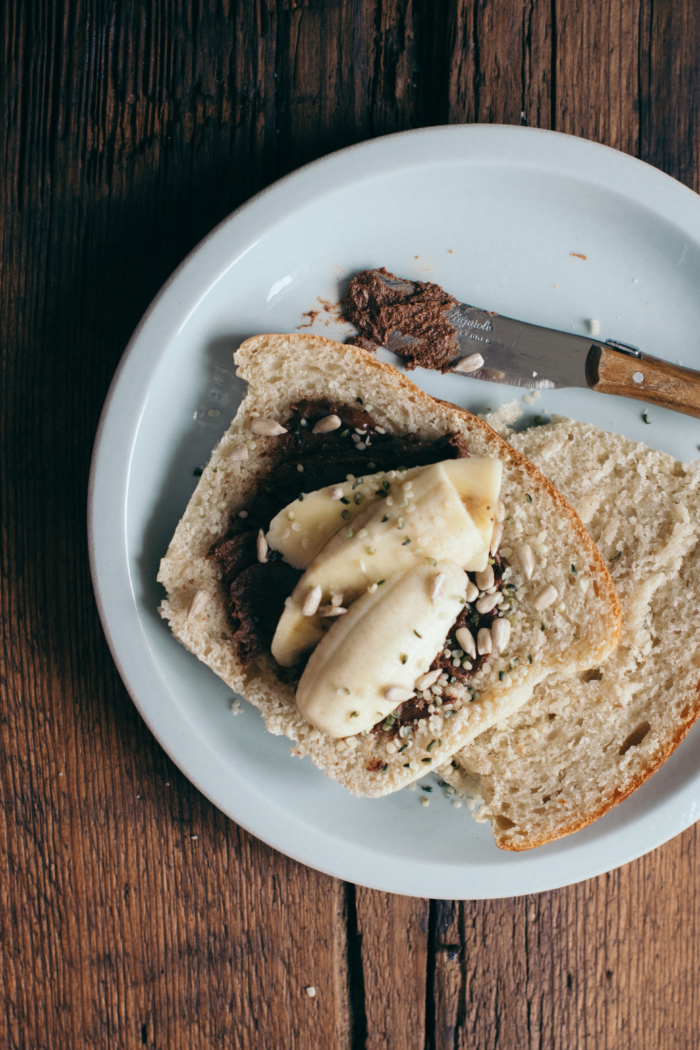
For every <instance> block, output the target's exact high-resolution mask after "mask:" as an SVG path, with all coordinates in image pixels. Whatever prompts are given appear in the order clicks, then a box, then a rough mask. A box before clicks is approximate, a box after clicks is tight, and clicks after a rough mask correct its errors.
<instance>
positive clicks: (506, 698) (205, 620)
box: [158, 334, 621, 796]
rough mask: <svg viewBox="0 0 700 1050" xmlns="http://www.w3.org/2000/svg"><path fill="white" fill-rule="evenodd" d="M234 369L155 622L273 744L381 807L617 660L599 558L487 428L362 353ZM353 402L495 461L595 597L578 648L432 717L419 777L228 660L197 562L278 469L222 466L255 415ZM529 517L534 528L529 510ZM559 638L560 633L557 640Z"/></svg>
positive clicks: (326, 348)
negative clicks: (237, 393) (526, 711)
mask: <svg viewBox="0 0 700 1050" xmlns="http://www.w3.org/2000/svg"><path fill="white" fill-rule="evenodd" d="M235 360H236V363H237V365H238V366H239V375H242V377H243V378H244V379H246V380H247V381H248V383H249V387H248V392H247V394H246V397H245V398H244V400H243V402H242V404H241V406H240V408H239V410H238V412H237V414H236V417H235V419H234V420H233V422H232V424H231V427H230V428H229V430H228V432H227V433H226V435H224V437H223V439H222V441H221V442H220V443H219V445H218V446H217V449H215V451H214V453H213V455H212V459H211V461H210V465H209V469H208V470H207V471H205V473H204V474H203V475H202V478H201V479H200V483H199V485H198V487H197V490H196V491H195V494H194V495H193V497H192V499H191V501H190V504H189V505H188V508H187V510H186V512H185V515H184V517H183V519H182V521H181V522H180V524H179V525H178V529H177V530H176V533H175V536H174V537H173V540H172V542H171V544H170V546H169V548H168V552H167V554H166V556H165V558H164V559H163V561H162V563H161V569H160V572H159V577H158V578H159V580H160V581H161V582H162V583H163V584H164V585H165V587H166V589H167V591H168V598H167V599H166V601H164V602H163V604H162V606H161V614H162V615H163V616H164V617H165V618H166V619H167V620H168V621H169V622H170V625H171V628H172V630H173V633H174V634H175V636H176V637H177V638H178V639H179V640H180V641H181V642H182V643H183V644H184V645H185V646H186V647H187V648H189V649H190V650H191V651H192V652H194V653H195V654H196V655H197V656H198V657H199V659H201V660H203V661H204V662H205V663H207V664H208V665H209V666H210V667H211V668H212V669H213V670H214V671H215V672H216V673H217V674H219V676H220V677H222V678H223V679H224V681H226V682H227V684H229V685H230V686H231V688H232V689H234V690H235V691H236V692H239V693H240V694H241V695H243V696H244V697H245V698H246V699H248V700H250V702H252V703H253V704H254V705H255V706H256V707H258V709H259V710H260V711H261V713H262V714H263V717H264V718H265V722H266V725H267V728H268V729H269V730H270V731H271V732H272V733H274V734H276V735H279V734H284V735H287V736H288V737H289V738H290V739H291V740H293V741H295V742H296V745H295V747H294V748H292V752H293V753H294V754H297V755H299V756H303V755H308V756H309V757H310V758H311V759H312V761H314V762H315V763H316V764H317V765H319V766H320V767H322V768H324V770H325V772H326V773H327V774H328V775H329V776H331V777H332V778H333V779H337V780H339V781H340V782H341V783H343V784H344V786H345V787H347V788H348V790H350V791H351V792H353V793H355V794H358V795H367V796H379V795H384V794H387V793H389V792H391V791H395V790H397V789H399V788H400V787H403V786H404V785H405V784H407V783H409V782H410V781H412V780H415V779H418V778H419V777H420V776H423V775H424V774H425V773H426V772H428V771H429V768H433V769H434V768H437V766H439V765H440V764H442V763H444V762H445V761H446V760H447V759H448V758H449V757H450V756H451V755H452V754H453V753H454V752H455V751H456V750H457V749H458V748H459V747H461V746H463V744H464V742H466V741H467V740H470V739H472V738H473V737H474V736H476V735H478V734H479V733H482V732H484V731H485V730H486V729H487V728H488V727H489V726H490V725H492V724H494V723H495V722H496V721H498V720H499V719H503V718H504V717H507V716H508V714H509V713H510V712H512V711H514V710H516V709H517V707H519V706H521V704H523V703H524V702H526V700H527V699H528V698H529V696H530V695H531V693H532V689H533V688H534V686H535V685H536V683H537V682H538V681H541V680H542V679H543V678H544V677H546V675H548V674H550V673H552V672H554V671H556V672H557V673H565V674H566V673H568V674H573V673H575V672H576V671H579V670H583V669H585V668H588V667H591V666H594V665H595V664H596V663H598V662H599V661H600V660H601V659H603V658H604V657H605V656H606V655H607V654H608V653H609V652H610V651H611V650H612V649H613V648H614V646H615V645H616V644H617V642H618V639H619V636H620V628H621V613H620V603H619V599H618V596H617V593H616V591H615V587H614V584H613V582H612V579H611V577H610V574H609V573H608V570H607V568H606V566H605V563H604V561H603V559H602V558H601V555H600V553H599V551H598V550H597V548H596V546H595V544H594V543H593V541H592V540H591V538H590V536H589V534H588V532H587V531H586V529H585V528H584V526H583V524H582V523H581V521H580V519H579V518H578V516H577V514H576V512H575V511H574V510H573V508H571V507H570V506H569V504H568V503H566V501H565V500H564V498H563V497H562V496H561V495H560V493H558V492H557V491H556V489H555V488H554V487H553V486H552V485H551V483H550V482H549V481H547V480H546V478H545V477H544V475H542V474H541V473H540V471H538V470H537V468H536V467H535V466H534V465H533V464H532V463H530V462H529V460H527V459H526V458H525V457H524V456H523V455H522V454H521V453H519V452H517V451H515V450H514V449H513V448H512V447H511V446H510V445H509V444H508V443H507V442H505V441H503V439H502V438H500V437H499V436H498V434H496V432H495V431H494V430H493V429H492V428H491V427H490V426H489V425H488V424H487V423H486V422H484V421H483V420H481V419H479V418H478V417H476V416H473V415H472V414H471V413H469V412H467V411H466V410H465V409H461V408H458V407H457V406H455V405H452V404H450V403H449V402H442V401H437V400H435V399H433V398H431V397H429V395H427V394H425V393H424V392H423V391H421V390H420V389H419V388H418V387H416V386H415V384H414V383H412V382H411V381H410V380H409V379H407V378H406V377H405V376H404V375H402V374H401V373H400V372H399V371H398V370H397V369H395V368H393V367H391V366H390V365H386V364H384V363H383V362H381V361H379V360H377V359H376V358H375V357H374V355H372V354H370V353H368V352H367V351H364V350H362V349H361V348H359V347H353V346H347V345H344V344H339V343H335V342H333V341H332V340H330V339H325V338H323V337H320V336H313V335H301V334H299V335H276V334H269V335H262V336H257V337H254V338H253V339H249V340H246V342H244V343H243V344H242V345H241V347H240V348H239V350H238V351H237V353H236V355H235ZM360 394H362V395H363V397H364V399H365V400H369V399H370V397H371V403H372V405H373V410H372V415H373V416H374V417H375V418H376V419H377V421H378V422H379V423H380V424H381V425H382V426H385V427H386V429H388V430H390V431H392V432H395V433H408V432H416V433H418V434H419V436H420V437H422V438H425V439H431V438H435V437H438V436H441V435H442V434H445V433H449V432H453V431H458V432H460V433H462V434H464V435H465V436H466V437H467V438H468V440H469V441H470V442H471V444H472V447H473V449H474V451H475V452H476V454H487V455H494V456H496V457H498V458H500V459H503V460H504V478H507V479H508V480H507V482H506V481H504V485H505V488H506V490H508V491H510V490H511V489H512V491H513V492H516V491H521V490H523V491H524V489H523V486H525V488H526V489H529V490H530V491H531V492H532V493H533V495H535V496H536V500H537V503H538V505H539V506H540V508H544V509H546V513H547V515H548V516H549V517H550V518H552V519H553V520H554V521H556V522H558V523H559V525H558V527H559V528H560V532H561V536H560V539H561V542H562V543H567V544H569V547H570V548H571V549H575V550H576V552H577V557H579V559H581V560H582V562H585V564H586V565H587V566H588V570H589V572H590V574H591V578H592V579H593V580H594V581H595V585H596V587H597V588H598V596H597V600H596V605H595V611H593V610H591V611H590V613H589V614H587V621H586V623H585V625H584V627H582V628H581V630H582V631H583V635H582V636H581V637H579V638H577V639H576V640H575V641H572V638H568V640H567V642H566V645H564V644H563V641H562V643H561V644H559V645H558V647H556V646H554V645H552V646H551V648H550V649H549V650H548V651H547V652H546V653H545V657H544V658H543V659H542V660H540V659H539V656H538V657H537V659H536V661H535V662H534V663H533V664H532V666H521V667H519V668H516V669H515V671H514V674H513V678H514V679H515V680H514V681H512V680H511V681H510V682H507V683H506V684H505V685H503V683H501V682H499V681H496V682H495V683H494V684H493V685H489V686H487V687H486V688H485V689H484V691H483V694H482V699H481V700H479V701H478V702H474V703H472V704H469V705H468V706H464V707H463V708H462V709H461V710H460V711H459V712H457V713H456V714H455V715H454V716H453V717H452V718H449V719H448V718H443V717H442V716H441V715H440V716H439V724H438V718H437V717H436V716H432V718H431V719H430V720H428V721H429V722H430V725H429V726H428V727H427V728H426V730H425V732H423V731H422V730H421V729H420V728H419V731H418V732H417V733H416V755H418V754H419V753H420V754H422V750H421V748H424V746H425V745H426V744H427V743H428V742H429V741H430V740H431V739H436V740H437V739H439V740H441V743H440V744H439V745H438V746H435V747H434V749H433V751H432V757H431V766H430V767H426V765H424V764H423V762H424V759H419V763H420V767H419V769H417V770H411V769H410V768H407V767H405V766H404V764H403V761H397V760H396V756H394V755H392V754H389V753H387V751H386V746H385V744H382V743H381V741H378V740H377V739H375V738H371V737H365V738H359V739H358V741H357V742H356V744H355V745H354V746H353V747H352V748H349V747H348V748H345V749H342V748H341V749H339V748H338V742H337V741H332V740H330V739H329V738H326V737H324V736H323V735H322V734H319V733H318V731H317V730H313V728H312V727H311V726H309V725H308V723H306V722H305V720H304V719H303V718H302V716H301V715H300V713H299V711H298V709H297V708H296V704H295V702H294V693H293V690H292V689H291V687H289V686H288V685H286V684H285V683H284V682H281V681H280V680H279V679H278V678H277V675H276V672H275V668H276V665H274V661H273V660H272V657H271V656H270V657H265V656H263V657H260V658H258V659H257V660H256V661H255V662H254V665H252V666H248V667H245V666H243V665H242V664H241V662H240V661H239V660H237V659H236V645H235V642H233V639H232V637H231V634H230V630H229V629H228V624H227V620H226V615H225V610H224V607H223V601H222V599H221V596H220V595H219V594H218V591H217V581H216V578H215V575H214V572H213V569H212V566H211V564H210V563H207V562H206V557H205V555H206V550H207V549H208V547H209V545H210V544H211V542H212V541H213V539H215V538H216V535H217V534H218V535H221V534H223V533H224V532H225V529H226V524H227V521H228V518H229V516H230V515H231V514H232V513H235V512H236V511H238V510H240V509H242V508H243V507H244V506H245V504H246V502H247V501H248V500H249V499H250V497H251V495H252V493H253V492H254V490H255V487H256V485H257V483H258V481H259V479H260V477H261V476H263V475H264V473H265V472H266V471H268V470H269V469H271V468H272V467H273V466H274V464H275V454H274V438H262V439H260V438H256V445H257V447H256V448H255V450H251V453H250V455H249V459H248V460H244V461H238V462H232V461H231V460H230V458H229V457H230V455H231V453H232V452H234V451H235V450H236V449H238V448H240V447H241V445H242V444H244V443H245V442H246V441H248V440H249V439H250V437H251V431H250V424H251V421H252V418H253V417H252V416H251V413H259V414H260V415H262V416H263V417H269V418H275V419H279V420H283V418H285V414H288V409H289V405H290V404H292V403H293V402H294V401H295V400H298V399H301V398H304V397H311V398H313V397H318V396H326V397H330V398H331V399H333V400H341V401H345V402H346V403H351V402H352V401H354V400H355V397H356V396H357V395H360ZM212 471H214V473H212ZM508 486H510V489H509V488H508ZM215 508H221V509H216V510H215ZM543 512H544V510H543ZM530 514H531V517H533V519H536V517H537V510H536V509H533V510H532V511H531V512H530ZM533 525H534V522H533ZM202 589H203V590H205V591H206V592H207V594H208V595H209V598H208V604H207V606H206V608H205V610H204V612H202V613H200V614H198V615H197V616H191V615H190V616H188V610H190V609H191V605H192V600H193V597H194V595H195V593H197V591H199V590H202ZM601 620H602V622H603V624H604V629H603V630H602V631H601V630H600V627H599V622H600V621H601ZM565 626H566V625H564V624H563V625H562V628H561V634H562V639H563V638H564V634H565ZM577 630H578V628H577ZM545 648H546V647H545ZM523 663H525V661H523ZM422 737H425V739H424V740H422ZM377 756H379V757H380V758H381V759H383V760H384V761H385V764H386V766H387V770H386V773H385V774H384V775H382V776H379V775H378V774H377V773H371V772H370V771H369V770H368V769H367V766H368V764H370V763H371V760H372V759H376V757H377ZM414 764H415V763H414Z"/></svg>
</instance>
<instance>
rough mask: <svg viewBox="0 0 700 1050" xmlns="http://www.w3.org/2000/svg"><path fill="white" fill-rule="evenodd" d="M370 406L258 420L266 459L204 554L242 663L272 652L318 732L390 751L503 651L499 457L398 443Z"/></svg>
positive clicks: (452, 439)
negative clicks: (269, 462) (247, 497)
mask: <svg viewBox="0 0 700 1050" xmlns="http://www.w3.org/2000/svg"><path fill="white" fill-rule="evenodd" d="M370 409H371V406H366V405H363V404H362V403H361V402H360V401H359V399H358V402H357V405H356V406H348V405H340V404H336V403H332V402H330V401H316V402H311V401H301V402H299V403H298V404H296V405H293V406H291V413H290V416H289V419H288V420H286V422H285V424H284V425H282V424H278V423H276V422H274V421H271V420H259V421H258V422H257V427H258V431H259V432H260V433H261V434H262V433H267V432H268V431H269V433H268V436H270V437H274V439H275V444H276V445H278V448H277V450H276V454H275V465H274V466H273V467H272V469H271V470H270V472H269V473H268V474H266V475H265V476H264V477H263V479H262V482H261V486H260V488H259V491H258V493H257V495H256V497H255V498H254V500H253V501H252V502H251V503H250V505H249V506H248V507H247V508H246V509H245V510H244V511H243V512H242V513H241V512H240V511H239V512H238V513H237V515H236V517H235V518H234V519H233V521H232V522H231V525H230V528H229V531H228V533H227V534H226V536H225V537H223V538H222V539H221V540H220V541H218V542H217V543H216V544H215V545H214V546H213V547H212V549H211V551H210V554H209V557H210V558H213V559H214V560H215V561H216V563H217V565H218V568H219V570H220V573H221V581H222V586H223V589H224V592H225V596H226V598H227V601H228V610H229V617H230V622H231V626H232V628H233V631H234V637H235V638H236V640H237V641H238V643H239V645H240V648H241V650H242V652H244V653H245V656H246V658H247V659H252V658H253V657H254V656H255V654H256V653H257V652H261V651H265V652H271V654H272V656H273V657H274V659H275V660H276V662H277V664H278V665H279V668H280V676H281V677H283V678H284V679H285V680H286V681H290V682H295V681H298V685H297V703H298V706H299V709H300V710H301V711H302V713H303V714H304V715H305V717H307V718H308V720H309V721H310V722H311V723H312V724H313V725H315V726H316V727H317V728H319V729H321V730H322V731H323V732H324V733H326V734H327V735H329V736H331V737H343V738H347V737H348V736H349V735H351V734H356V733H367V732H369V731H372V732H373V733H374V734H376V733H383V734H385V735H386V742H390V741H391V740H393V739H395V738H396V737H397V736H404V735H405V734H406V733H410V727H411V726H412V725H413V724H414V723H417V722H419V721H421V720H422V719H423V718H426V717H428V716H429V714H430V713H432V711H434V710H435V708H436V706H437V707H440V708H445V713H447V710H448V709H450V708H451V707H453V706H459V704H461V703H462V702H464V701H465V700H466V701H469V700H471V699H474V698H476V697H478V695H479V694H478V692H477V691H476V689H474V688H473V687H469V686H468V683H469V681H470V680H471V679H472V678H473V677H474V676H476V675H478V673H479V671H480V669H481V668H482V666H483V665H484V664H485V663H486V662H487V661H488V659H489V656H490V655H491V653H492V651H494V650H495V652H498V651H500V650H503V649H505V648H506V647H507V643H508V639H509V637H510V628H511V623H512V618H511V619H507V618H506V617H507V615H508V613H509V611H510V610H511V608H512V596H511V595H510V594H509V593H508V592H507V591H506V592H504V590H503V588H502V584H503V582H504V581H503V568H504V567H503V564H502V562H501V559H500V557H499V556H498V553H497V545H498V540H497V536H496V532H497V530H498V529H499V528H500V525H499V518H500V517H502V505H501V504H499V489H500V483H501V473H502V464H501V463H500V461H499V460H497V459H494V458H492V457H470V455H469V452H468V450H467V448H466V445H465V442H464V439H463V438H461V437H460V436H458V435H445V436H444V437H442V438H439V439H437V440H435V441H431V442H426V441H421V440H418V439H417V438H415V437H414V436H413V435H410V434H409V435H406V436H403V437H398V438H397V437H395V436H393V435H390V434H388V433H386V431H385V430H383V429H382V428H381V427H378V426H377V425H376V424H375V422H374V420H373V418H372V415H371V411H370ZM273 427H274V432H273ZM398 460H400V461H401V462H397V461H398ZM351 467H352V468H354V470H356V471H358V473H357V474H355V473H353V472H352V471H351V470H350V469H349V468H351ZM378 467H381V469H377V468H378ZM387 468H388V469H387ZM360 470H362V473H359V471H360ZM319 481H321V482H322V484H321V485H319V486H318V487H317V488H316V487H314V486H315V485H316V484H317V483H318V482H319ZM292 493H294V496H293V498H291V499H289V501H288V502H284V501H285V499H286V498H287V497H289V496H290V495H291V494H292ZM494 539H496V543H495V544H494V542H493V541H494ZM492 549H493V551H494V553H492ZM465 570H467V571H469V572H470V573H471V576H468V575H467V572H466V571H465ZM448 582H449V586H446V585H447V583H448ZM510 589H511V590H512V589H513V585H512V584H510ZM443 592H444V593H443ZM477 600H478V606H477V605H476V604H474V603H475V602H476V601H477ZM499 614H500V616H499ZM497 618H499V620H500V622H499V624H498V630H496V629H495V628H494V631H493V633H492V631H491V627H492V626H493V625H494V621H495V620H496V619H497ZM406 631H408V636H407V638H406V639H403V633H406ZM394 650H396V652H394ZM341 679H342V681H341ZM465 686H466V687H467V688H466V689H465ZM450 687H452V689H450ZM398 743H399V744H400V743H401V740H399V741H398Z"/></svg>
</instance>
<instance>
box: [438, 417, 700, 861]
mask: <svg viewBox="0 0 700 1050" xmlns="http://www.w3.org/2000/svg"><path fill="white" fill-rule="evenodd" d="M501 419H502V417H501ZM513 421H514V419H513V416H512V414H507V422H509V423H510V422H513ZM499 422H501V420H500V419H499ZM501 429H502V430H503V422H501ZM510 437H511V441H512V444H513V447H514V448H516V449H518V451H520V452H522V453H523V454H524V455H526V456H528V457H529V458H530V459H531V460H532V461H533V462H534V463H536V464H537V465H538V466H539V467H540V469H541V470H542V471H543V473H544V474H546V475H547V477H548V478H549V479H550V481H551V482H552V483H553V484H554V485H556V487H557V488H558V489H559V490H560V491H561V492H562V493H563V494H564V495H565V496H566V498H567V499H568V500H569V502H570V503H571V504H572V505H573V506H574V507H575V508H576V510H577V511H578V513H579V515H580V517H581V520H582V521H583V522H584V524H585V525H586V527H587V528H588V530H589V532H590V534H591V536H592V537H593V539H594V540H595V542H596V543H597V544H598V546H599V548H600V551H601V553H602V555H603V558H604V559H605V561H606V563H607V564H608V565H609V566H610V569H611V572H612V575H613V579H614V581H615V586H616V588H617V591H618V594H619V595H620V600H621V603H622V616H623V627H622V636H621V640H620V644H619V646H618V648H617V649H616V650H615V651H614V652H613V653H612V654H611V655H610V656H609V657H608V658H607V659H606V660H605V661H603V662H601V663H600V664H599V665H598V666H596V667H594V668H591V669H589V670H588V671H585V672H580V673H578V674H577V675H575V676H574V677H573V678H567V677H566V676H565V675H563V674H554V675H552V677H550V678H548V679H547V680H546V681H544V682H542V683H540V684H539V685H538V686H537V687H536V689H535V691H534V694H533V697H532V699H531V701H530V702H529V703H528V704H527V705H525V706H524V707H522V708H520V710H519V711H517V712H516V713H515V714H513V715H511V716H510V717H509V718H508V719H507V720H505V721H504V720H501V721H500V723H499V724H498V725H494V726H492V727H491V728H490V729H489V730H488V731H487V732H486V733H484V734H483V735H481V736H479V737H477V738H476V739H473V740H472V741H471V742H470V743H469V744H468V745H467V746H466V747H464V748H463V749H462V750H460V751H459V753H458V755H457V756H455V757H456V760H457V762H458V764H459V768H458V769H456V770H455V769H454V768H452V767H448V768H446V769H445V776H446V778H447V779H448V780H449V781H450V783H452V784H453V785H454V786H455V787H456V788H457V789H458V790H461V791H464V793H465V794H467V795H470V796H472V797H473V796H474V795H475V794H479V793H480V794H481V796H482V797H483V799H484V800H485V804H484V805H483V806H482V807H481V808H480V809H479V810H478V813H477V814H476V819H477V820H480V821H486V820H490V821H491V824H492V828H493V833H494V836H495V839H496V842H497V844H498V845H499V846H500V847H501V848H502V849H509V850H522V849H530V848H531V847H533V846H538V845H542V844H543V843H546V842H550V841H552V840H554V839H557V838H560V837H561V836H563V835H567V834H570V833H571V832H573V831H577V830H579V829H580V828H582V827H585V826H586V825H587V824H589V823H591V821H593V820H595V819H596V818H597V817H599V816H601V815H602V814H604V813H606V812H607V811H608V810H610V809H611V808H612V807H613V806H614V805H616V804H617V803H618V802H621V801H622V800H623V799H624V798H626V797H627V796H628V795H629V794H630V792H632V791H633V790H635V788H637V787H639V786H640V785H641V784H642V783H643V782H644V781H645V780H646V779H647V778H648V777H649V776H651V775H652V773H654V772H655V771H656V770H657V769H658V767H659V766H660V765H661V764H662V763H663V762H664V761H665V759H666V758H668V756H669V755H670V754H671V753H672V752H673V750H674V749H675V748H676V747H677V745H678V744H679V743H680V741H681V740H682V739H683V737H684V736H685V734H686V733H687V732H688V730H689V728H690V727H691V725H692V724H693V722H694V721H695V719H696V718H697V716H698V713H699V712H700V691H699V686H700V646H699V645H698V626H697V615H698V608H700V543H699V542H698V541H699V539H700V535H699V526H698V520H699V515H698V512H699V511H700V494H699V493H700V473H699V471H698V467H697V464H692V465H688V464H682V463H679V462H677V461H676V460H674V459H673V458H672V457H671V456H669V455H666V454H665V453H663V452H655V451H653V450H652V449H649V448H647V447H646V446H645V445H643V444H641V443H637V442H634V441H628V440H627V439H626V438H623V437H620V436H619V435H617V434H609V433H606V432H605V431H602V430H599V429H598V428H596V427H594V426H590V425H588V424H584V423H577V422H574V421H572V420H569V419H562V418H554V419H553V420H552V422H551V423H550V424H548V425H546V426H542V427H536V428H533V429H531V430H527V431H525V432H523V433H521V434H513V433H512V432H510ZM580 586H581V573H580V572H578V573H573V572H572V573H571V574H570V577H569V579H568V580H567V588H566V592H565V593H571V592H573V593H575V592H576V591H577V590H578V589H579V587H580Z"/></svg>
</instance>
